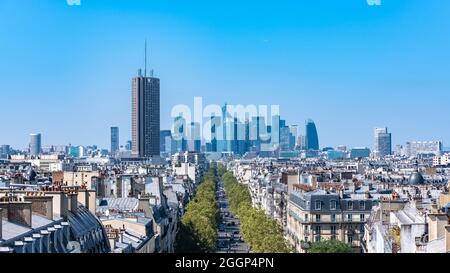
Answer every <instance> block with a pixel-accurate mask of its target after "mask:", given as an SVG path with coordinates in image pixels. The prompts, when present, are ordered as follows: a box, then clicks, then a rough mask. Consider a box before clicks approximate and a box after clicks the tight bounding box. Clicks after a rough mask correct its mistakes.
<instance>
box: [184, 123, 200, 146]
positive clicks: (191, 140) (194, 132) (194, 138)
mask: <svg viewBox="0 0 450 273" xmlns="http://www.w3.org/2000/svg"><path fill="white" fill-rule="evenodd" d="M200 130H201V128H200V123H198V122H191V124H190V125H189V127H188V130H187V131H188V132H187V133H188V135H187V150H188V151H190V152H200V149H201V146H202V140H201V135H200Z"/></svg>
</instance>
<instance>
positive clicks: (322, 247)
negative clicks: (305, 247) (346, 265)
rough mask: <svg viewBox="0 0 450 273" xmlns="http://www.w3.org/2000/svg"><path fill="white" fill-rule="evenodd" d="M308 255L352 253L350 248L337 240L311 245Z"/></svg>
mask: <svg viewBox="0 0 450 273" xmlns="http://www.w3.org/2000/svg"><path fill="white" fill-rule="evenodd" d="M309 252H310V253H352V247H351V246H350V245H349V244H347V243H345V242H342V241H338V240H324V241H318V242H314V243H312V244H311V248H310V250H309Z"/></svg>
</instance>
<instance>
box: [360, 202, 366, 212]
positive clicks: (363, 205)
mask: <svg viewBox="0 0 450 273" xmlns="http://www.w3.org/2000/svg"><path fill="white" fill-rule="evenodd" d="M359 209H360V210H366V202H364V201H359Z"/></svg>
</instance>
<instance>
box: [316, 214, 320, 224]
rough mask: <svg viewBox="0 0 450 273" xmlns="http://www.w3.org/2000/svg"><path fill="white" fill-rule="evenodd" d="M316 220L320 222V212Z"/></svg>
mask: <svg viewBox="0 0 450 273" xmlns="http://www.w3.org/2000/svg"><path fill="white" fill-rule="evenodd" d="M316 222H318V223H320V214H316Z"/></svg>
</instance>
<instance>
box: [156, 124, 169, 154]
mask: <svg viewBox="0 0 450 273" xmlns="http://www.w3.org/2000/svg"><path fill="white" fill-rule="evenodd" d="M159 140H160V145H159V150H160V152H161V153H168V154H170V153H171V147H172V145H171V144H172V132H171V131H170V130H162V131H161V132H160V134H159Z"/></svg>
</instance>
